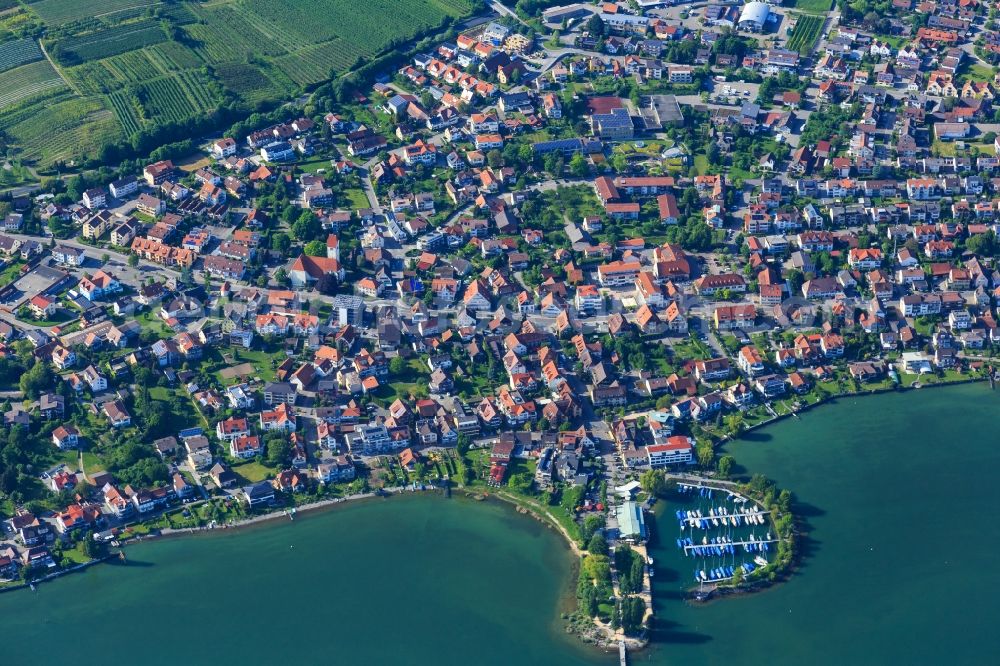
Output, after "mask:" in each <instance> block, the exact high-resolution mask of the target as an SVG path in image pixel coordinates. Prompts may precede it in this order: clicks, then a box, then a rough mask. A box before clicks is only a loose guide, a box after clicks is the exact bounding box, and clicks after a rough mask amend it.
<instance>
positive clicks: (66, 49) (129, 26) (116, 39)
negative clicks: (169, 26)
mask: <svg viewBox="0 0 1000 666" xmlns="http://www.w3.org/2000/svg"><path fill="white" fill-rule="evenodd" d="M166 38H167V35H166V33H165V32H164V31H163V26H162V25H161V24H160V22H159V21H154V20H143V21H133V22H130V23H123V24H121V25H118V26H115V27H113V28H107V29H104V30H97V31H96V32H90V33H87V34H85V35H81V36H78V37H69V38H66V39H61V40H59V41H58V42H57V46H58V49H57V51H56V53H57V54H58V55H57V59H59V60H60V61H63V62H66V61H69V62H86V61H89V60H100V59H101V58H107V57H110V56H113V55H118V54H119V53H127V52H128V51H134V50H135V49H141V48H142V47H144V46H149V45H151V44H157V43H159V42H162V41H164V40H165V39H166Z"/></svg>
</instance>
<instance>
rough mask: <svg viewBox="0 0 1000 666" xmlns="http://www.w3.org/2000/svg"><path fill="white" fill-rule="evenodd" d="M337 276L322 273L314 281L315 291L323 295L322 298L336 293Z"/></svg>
mask: <svg viewBox="0 0 1000 666" xmlns="http://www.w3.org/2000/svg"><path fill="white" fill-rule="evenodd" d="M339 284H340V283H339V281H338V280H337V276H336V275H334V274H333V273H323V275H321V276H319V279H318V280H316V291H318V292H319V293H321V294H323V295H324V296H332V295H334V294H335V293H337V286H338V285H339Z"/></svg>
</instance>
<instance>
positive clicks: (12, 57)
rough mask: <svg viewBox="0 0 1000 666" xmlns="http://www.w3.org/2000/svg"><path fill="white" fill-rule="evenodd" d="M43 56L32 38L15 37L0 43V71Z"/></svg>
mask: <svg viewBox="0 0 1000 666" xmlns="http://www.w3.org/2000/svg"><path fill="white" fill-rule="evenodd" d="M43 57H44V56H43V55H42V50H41V49H40V48H38V42H36V41H35V40H33V39H15V40H14V41H11V42H4V43H3V44H0V72H6V71H7V70H8V69H14V68H15V67H20V66H21V65H26V64H28V63H29V62H35V61H36V60H41V59H42V58H43Z"/></svg>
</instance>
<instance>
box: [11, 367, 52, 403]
mask: <svg viewBox="0 0 1000 666" xmlns="http://www.w3.org/2000/svg"><path fill="white" fill-rule="evenodd" d="M54 377H55V375H53V373H52V370H51V369H50V368H49V366H48V364H47V363H41V362H39V363H35V365H33V366H32V367H31V369H30V370H28V371H27V372H26V373H24V374H23V375H21V380H20V382H19V385H20V388H21V392H22V393H24V395H25V397H27V398H29V399H32V400H34V399H35V398H37V397H38V396H39V395H40V394H41V393H42V392H43V391H45V390H47V389H49V388H50V387H51V386H52V382H53V379H54Z"/></svg>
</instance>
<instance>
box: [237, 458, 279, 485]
mask: <svg viewBox="0 0 1000 666" xmlns="http://www.w3.org/2000/svg"><path fill="white" fill-rule="evenodd" d="M233 471H234V472H235V473H236V474H237V475H238V476H239V477H240V478H241V479H243V480H244V481H245V482H246V483H257V482H258V481H263V480H264V479H267V478H270V477H272V476H274V470H273V469H271V468H270V467H265V466H264V465H262V464H261V463H259V462H257V461H255V460H250V461H247V462H244V463H240V464H238V465H233Z"/></svg>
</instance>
